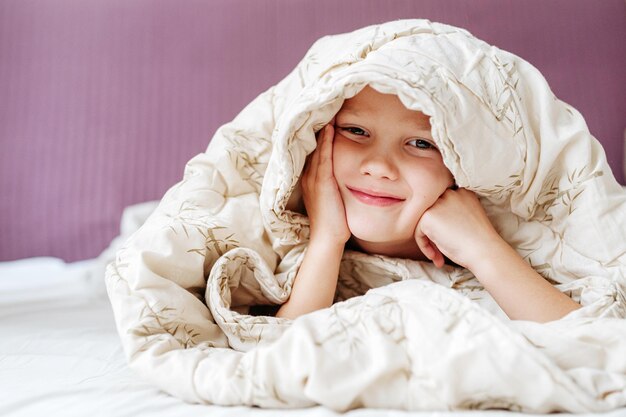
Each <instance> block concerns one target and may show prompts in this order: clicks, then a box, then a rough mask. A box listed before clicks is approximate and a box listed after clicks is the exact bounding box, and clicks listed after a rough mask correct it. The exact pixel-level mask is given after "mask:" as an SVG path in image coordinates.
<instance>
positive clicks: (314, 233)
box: [302, 119, 350, 246]
mask: <svg viewBox="0 0 626 417" xmlns="http://www.w3.org/2000/svg"><path fill="white" fill-rule="evenodd" d="M333 120H334V119H333ZM333 120H331V122H330V123H329V124H327V125H326V126H324V128H322V130H320V131H319V132H318V140H317V148H316V149H315V151H314V152H313V154H311V156H310V159H309V161H307V163H306V164H305V166H304V171H303V174H302V193H303V197H304V205H305V207H306V211H307V214H308V216H309V221H310V224H311V235H310V238H311V241H313V240H315V241H318V240H324V239H325V240H326V241H325V243H331V244H337V245H342V246H343V245H344V244H345V243H346V242H347V241H348V239H350V229H349V228H348V224H347V221H346V212H345V207H344V205H343V200H342V199H341V194H340V193H339V187H338V185H337V181H336V180H335V175H334V174H333V138H334V134H335V130H334V126H333V125H332V123H333Z"/></svg>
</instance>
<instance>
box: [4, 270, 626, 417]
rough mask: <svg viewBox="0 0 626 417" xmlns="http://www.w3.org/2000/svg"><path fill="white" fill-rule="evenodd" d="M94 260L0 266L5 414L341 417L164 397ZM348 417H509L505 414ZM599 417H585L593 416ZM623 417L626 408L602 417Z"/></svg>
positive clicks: (397, 413) (389, 412)
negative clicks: (125, 337)
mask: <svg viewBox="0 0 626 417" xmlns="http://www.w3.org/2000/svg"><path fill="white" fill-rule="evenodd" d="M99 271H101V266H100V265H99V264H98V261H97V260H89V261H83V262H77V263H72V264H65V263H63V262H62V261H61V260H59V259H54V258H32V259H24V260H20V261H15V262H4V263H0V334H1V335H2V336H1V338H0V416H3V417H18V416H19V417H22V416H33V417H34V416H37V417H40V416H63V417H71V416H90V417H95V416H107V417H108V416H116V417H117V416H120V417H123V416H129V417H130V416H132V417H142V416H150V417H159V416H167V417H176V416H185V417H190V416H255V417H256V416H296V417H300V416H301V417H304V416H307V417H309V416H315V417H318V416H339V415H341V414H338V413H336V412H333V411H330V410H328V409H326V408H323V407H313V408H308V409H301V410H266V409H259V408H246V407H217V406H203V405H192V404H187V403H184V402H182V401H181V400H179V399H176V398H174V397H171V396H169V395H167V394H164V393H162V392H159V391H158V390H157V389H155V388H153V387H152V386H151V385H150V384H148V383H145V382H143V381H140V380H139V379H138V378H137V377H136V376H135V375H134V374H133V373H132V372H131V371H130V369H129V368H128V366H127V364H126V360H125V358H124V354H123V352H122V347H121V345H120V341H119V337H118V335H117V332H116V330H115V326H114V322H113V316H112V312H111V308H110V305H109V301H108V299H107V298H106V296H105V294H104V286H103V285H102V282H101V276H98V275H99ZM345 415H346V416H349V417H352V416H358V417H364V416H368V417H369V416H374V417H382V416H420V417H426V416H429V417H433V416H438V417H458V416H467V417H473V416H493V417H503V416H505V417H511V416H513V415H515V414H513V413H510V412H507V411H489V412H486V411H483V412H479V411H475V412H450V413H442V412H433V413H409V412H403V411H392V410H367V409H361V410H354V411H351V412H348V413H346V414H345ZM592 415H596V414H588V415H587V416H592ZM600 415H602V416H606V417H618V416H620V417H621V416H626V409H621V410H616V411H614V412H611V413H608V414H597V416H600Z"/></svg>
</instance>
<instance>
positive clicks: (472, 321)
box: [105, 20, 626, 413]
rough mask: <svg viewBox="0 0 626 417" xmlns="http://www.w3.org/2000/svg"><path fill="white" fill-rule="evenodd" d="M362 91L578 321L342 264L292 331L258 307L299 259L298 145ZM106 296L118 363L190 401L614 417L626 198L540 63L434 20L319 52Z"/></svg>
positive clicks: (368, 265)
mask: <svg viewBox="0 0 626 417" xmlns="http://www.w3.org/2000/svg"><path fill="white" fill-rule="evenodd" d="M365 85H370V86H371V87H372V88H374V89H376V90H378V91H380V92H382V93H391V94H396V95H398V97H399V98H400V100H401V101H402V103H403V104H404V105H405V106H406V107H407V108H409V109H414V110H420V111H422V112H423V113H425V114H427V115H428V116H430V122H431V125H432V135H433V138H434V139H435V141H436V142H437V145H438V147H439V149H440V150H441V154H442V157H443V161H444V163H445V165H446V166H447V167H448V169H449V170H450V171H451V172H452V174H453V175H454V177H455V179H456V182H457V184H458V185H459V186H460V187H464V188H467V189H469V190H472V191H474V192H475V193H476V194H477V195H478V196H479V198H480V200H481V203H482V204H483V206H484V208H485V210H486V212H487V214H488V216H489V218H490V220H491V221H492V223H493V224H494V226H495V227H496V229H497V231H498V232H499V233H500V235H501V236H502V237H503V238H504V239H505V240H506V241H507V242H508V243H509V244H510V245H511V246H513V247H514V248H515V249H516V250H517V251H518V252H519V253H520V254H521V255H522V256H523V257H524V258H525V259H526V260H527V261H528V262H529V263H530V264H531V265H532V266H533V267H534V268H535V269H536V270H537V271H538V272H539V273H540V274H541V275H543V276H544V277H545V278H546V279H547V280H548V281H549V282H551V283H552V284H553V285H555V286H556V287H557V288H558V289H559V290H561V291H563V292H565V293H567V294H568V295H569V296H571V297H572V298H573V299H574V300H576V301H578V302H579V303H581V304H582V306H583V307H582V308H580V309H578V310H575V311H573V312H571V313H570V314H568V315H567V316H565V317H564V318H563V319H561V320H557V321H553V322H549V323H545V324H539V323H534V322H526V321H512V320H509V319H508V318H507V317H506V316H505V315H504V313H503V312H502V310H501V309H500V308H499V307H498V305H497V304H496V303H495V302H494V300H493V299H492V298H491V297H490V295H489V294H488V293H487V292H486V291H485V290H484V289H483V288H482V286H481V285H480V283H479V282H478V281H477V280H476V279H475V278H474V277H473V276H472V274H471V273H470V272H469V271H467V270H465V269H462V268H456V267H453V266H444V267H443V268H441V269H438V268H436V267H435V266H434V265H433V264H431V263H427V262H418V261H413V260H405V259H397V258H389V257H384V256H375V255H367V254H364V253H360V252H356V251H349V250H347V251H346V252H345V253H344V257H343V260H342V263H341V268H340V277H339V281H338V286H337V290H336V295H335V303H334V304H333V306H331V307H330V308H327V309H323V310H319V311H316V312H314V313H311V314H307V315H304V316H302V317H300V318H298V319H296V320H289V319H284V318H276V317H273V316H272V315H271V314H267V313H264V312H263V310H262V309H259V307H258V306H277V305H279V304H281V303H284V302H285V301H286V300H287V299H288V298H289V294H290V291H291V288H292V284H293V281H294V278H295V275H296V272H297V270H298V267H299V265H300V263H301V262H302V259H303V254H304V252H305V250H306V247H307V242H308V233H309V228H308V219H307V217H306V216H305V215H304V214H303V211H302V198H301V189H300V185H299V182H298V181H299V177H300V174H301V171H302V169H303V166H304V163H305V160H306V157H307V155H309V154H310V153H311V152H312V151H313V150H314V149H315V146H316V137H315V133H316V131H318V130H319V129H320V128H321V127H322V126H323V125H325V124H326V123H328V122H329V121H330V120H331V119H332V117H333V116H334V114H335V113H336V112H337V111H338V110H339V108H340V107H341V104H342V103H343V100H344V99H347V98H350V97H352V96H354V95H355V94H357V93H358V92H359V91H360V90H361V89H362V88H364V87H365ZM105 281H106V286H107V290H108V294H109V297H110V300H111V303H112V305H113V310H114V314H115V320H116V324H117V328H118V331H119V334H120V337H121V340H122V344H123V346H124V350H125V353H126V355H127V358H128V361H129V363H130V366H131V367H132V368H133V369H134V370H135V371H136V372H137V373H138V374H139V375H141V377H142V378H144V379H146V380H148V381H151V382H152V383H154V384H155V385H157V386H158V387H160V388H161V389H162V390H164V391H166V392H168V393H170V394H171V395H175V396H178V397H180V398H182V399H184V400H186V401H189V402H196V403H213V404H220V405H249V406H260V407H280V408H288V407H306V406H311V405H314V404H322V405H325V406H327V407H330V408H332V409H335V410H338V411H342V410H349V409H353V408H358V407H375V408H398V409H406V410H452V409H471V408H479V409H488V408H504V409H510V410H519V411H525V412H541V413H545V412H551V411H568V412H573V413H578V412H597V411H605V410H610V409H614V408H617V407H623V406H626V320H624V319H625V318H626V193H625V192H624V190H623V189H622V188H621V187H620V186H619V185H618V183H617V182H616V181H615V179H614V177H613V174H612V173H611V170H610V168H609V167H608V164H607V162H606V158H605V154H604V151H603V149H602V147H601V145H600V144H599V143H598V142H597V141H596V139H595V138H593V136H592V135H591V134H590V133H589V131H588V129H587V126H586V124H585V121H584V119H583V117H582V116H581V115H580V114H579V113H578V112H577V111H576V110H575V109H574V108H572V107H571V106H569V105H568V104H566V103H564V102H562V101H560V100H559V99H557V98H556V97H555V96H554V94H553V93H552V92H551V90H550V88H549V86H548V84H547V83H546V80H545V79H544V78H543V76H542V75H541V73H540V72H539V71H538V70H537V69H536V68H534V67H533V66H532V65H531V64H529V63H528V62H526V61H524V60H523V59H521V58H519V57H517V56H515V55H513V54H511V53H508V52H505V51H503V50H500V49H498V48H496V47H494V46H490V45H488V44H487V43H485V42H483V41H481V40H479V39H476V38H475V37H473V36H472V35H471V34H470V33H468V32H467V31H465V30H463V29H459V28H455V27H452V26H448V25H444V24H438V23H434V22H430V21H427V20H398V21H393V22H388V23H384V24H380V25H374V26H369V27H366V28H362V29H359V30H357V31H354V32H352V33H346V34H339V35H332V36H326V37H323V38H321V39H319V40H318V41H317V42H316V43H315V44H314V45H313V46H312V47H311V48H310V49H309V51H308V52H307V54H306V55H305V57H304V58H303V59H302V61H301V62H300V63H299V64H298V65H297V66H296V68H295V69H294V70H293V71H292V72H291V73H290V74H288V75H287V77H286V78H284V79H283V80H282V81H281V82H279V83H278V84H277V85H275V86H273V87H271V88H269V89H268V90H267V91H265V92H264V93H262V94H261V95H259V96H258V97H257V98H256V99H255V100H254V101H252V102H251V103H250V104H249V105H248V106H247V107H245V108H244V109H243V110H242V111H241V113H240V114H238V115H237V116H236V117H235V119H234V120H233V121H232V122H230V123H227V124H225V125H224V126H222V127H220V128H219V129H218V130H217V132H216V133H215V135H214V137H213V138H212V140H211V142H210V144H209V146H208V148H207V150H206V152H205V153H202V154H200V155H197V156H196V157H194V158H192V159H191V160H190V161H189V162H188V164H187V165H186V167H185V172H184V176H183V178H182V180H181V181H180V182H179V183H178V184H176V185H174V186H173V187H172V188H171V189H170V190H168V191H167V193H166V194H165V195H164V197H163V198H162V200H161V201H160V203H159V205H158V207H157V209H156V210H155V212H154V213H153V214H152V215H151V216H150V217H149V218H148V219H147V221H146V222H145V224H144V225H143V226H142V227H141V228H140V229H139V230H138V231H137V232H135V233H134V234H133V235H132V236H131V237H130V238H129V239H128V240H127V241H126V242H125V243H124V245H123V246H122V248H121V249H120V250H119V251H118V252H117V254H116V259H115V261H114V262H112V263H110V264H109V265H108V267H107V271H106V277H105ZM253 306H256V307H253Z"/></svg>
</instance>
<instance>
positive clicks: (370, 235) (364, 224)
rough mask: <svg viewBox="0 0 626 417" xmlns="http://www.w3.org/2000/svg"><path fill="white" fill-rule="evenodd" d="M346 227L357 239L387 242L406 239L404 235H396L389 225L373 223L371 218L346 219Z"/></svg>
mask: <svg viewBox="0 0 626 417" xmlns="http://www.w3.org/2000/svg"><path fill="white" fill-rule="evenodd" d="M348 229H350V233H352V235H353V236H354V237H356V238H357V239H360V240H363V241H365V242H370V243H388V242H393V241H397V240H406V239H407V237H406V236H398V233H394V231H393V230H392V229H391V227H389V226H387V225H383V224H373V223H372V221H371V220H370V221H350V219H348ZM410 237H411V236H409V238H410Z"/></svg>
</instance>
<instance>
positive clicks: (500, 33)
mask: <svg viewBox="0 0 626 417" xmlns="http://www.w3.org/2000/svg"><path fill="white" fill-rule="evenodd" d="M625 12H626V5H625V3H624V1H623V0H601V1H588V0H550V1H545V0H526V1H523V2H520V1H517V0H474V1H472V2H466V1H457V0H422V1H420V0H410V1H409V0H405V1H400V0H396V1H386V2H381V1H378V0H343V1H341V2H337V1H335V0H316V1H305V0H265V1H258V0H210V1H209V0H206V1H200V0H188V1H184V2H177V1H173V0H149V1H148V0H134V1H127V0H91V1H84V2H83V1H76V0H58V1H44V0H39V1H38V0H3V1H2V2H0V260H11V259H17V258H23V257H31V256H42V255H47V256H57V257H61V258H64V259H65V260H68V261H73V260H79V259H84V258H91V257H94V256H96V255H98V254H99V253H100V252H101V251H102V250H103V249H104V248H105V247H106V246H107V244H108V243H109V241H110V240H111V239H112V238H113V237H114V236H115V235H116V234H117V233H118V227H119V220H120V215H121V212H122V209H123V208H124V207H125V206H127V205H129V204H132V203H137V202H141V201H146V200H153V199H158V198H160V196H161V195H162V194H163V193H164V192H165V191H166V190H167V189H168V188H169V187H170V186H171V185H173V184H174V183H175V182H177V181H178V180H179V179H180V178H181V177H182V174H183V168H184V166H185V163H186V162H187V160H189V159H190V158H191V157H192V156H194V155H195V154H197V153H199V152H203V151H204V150H205V148H206V146H207V144H208V142H209V140H210V138H211V136H212V134H213V132H214V131H215V130H216V128H217V127H219V126H220V125H221V124H223V123H225V122H228V121H230V120H231V119H232V118H233V117H234V116H235V115H236V114H237V113H238V111H239V110H241V109H242V108H243V107H244V106H245V105H246V104H247V103H248V102H249V101H251V100H252V99H253V98H254V97H256V96H257V95H258V94H259V93H260V92H262V91H264V90H265V89H267V88H268V87H270V86H271V85H273V84H275V83H276V82H277V81H279V80H280V79H282V78H283V77H284V76H285V75H286V74H287V73H288V72H289V71H290V70H291V69H292V68H293V67H294V65H295V64H296V63H297V62H298V61H299V60H300V59H301V58H302V57H303V55H304V53H305V52H306V50H307V49H308V48H309V46H310V45H311V44H312V43H313V41H315V40H316V39H317V38H319V37H320V36H322V35H325V34H330V33H340V32H346V31H350V30H353V29H356V28H358V27H362V26H365V25H369V24H373V23H379V22H383V21H388V20H393V19H398V18H427V19H431V20H435V21H440V22H444V23H449V24H452V25H456V26H461V27H464V28H466V29H468V30H469V31H470V32H472V33H473V34H474V35H476V36H478V37H480V38H482V39H484V40H485V41H487V42H489V43H492V44H495V45H497V46H499V47H501V48H502V49H506V50H508V51H511V52H513V53H516V54H517V55H520V56H522V57H524V58H525V59H527V60H528V61H530V62H531V63H533V64H534V65H535V66H536V67H538V68H539V69H540V70H541V71H542V72H543V73H544V75H545V76H546V78H547V79H548V81H549V82H550V84H551V86H552V88H553V90H554V92H555V94H556V95H557V96H558V97H559V98H560V99H562V100H564V101H566V102H568V103H569V104H571V105H573V106H574V107H575V108H577V109H578V110H579V111H580V112H581V113H582V114H583V115H584V116H585V118H586V120H587V123H588V126H589V128H590V130H591V132H592V133H593V134H594V135H595V136H596V138H598V139H599V140H600V141H601V142H602V143H603V145H604V147H605V149H606V151H607V155H608V159H609V163H610V165H611V166H612V168H613V171H614V175H615V176H616V177H617V178H618V180H619V181H621V182H622V183H624V173H623V165H622V163H623V162H622V160H623V154H624V150H623V147H624V144H623V137H624V128H625V127H626V126H625V121H626V120H625V115H626V95H625V94H624V87H625V86H626V68H625V66H626V65H625V64H626V42H624V39H626V21H625V20H624V15H625Z"/></svg>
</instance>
